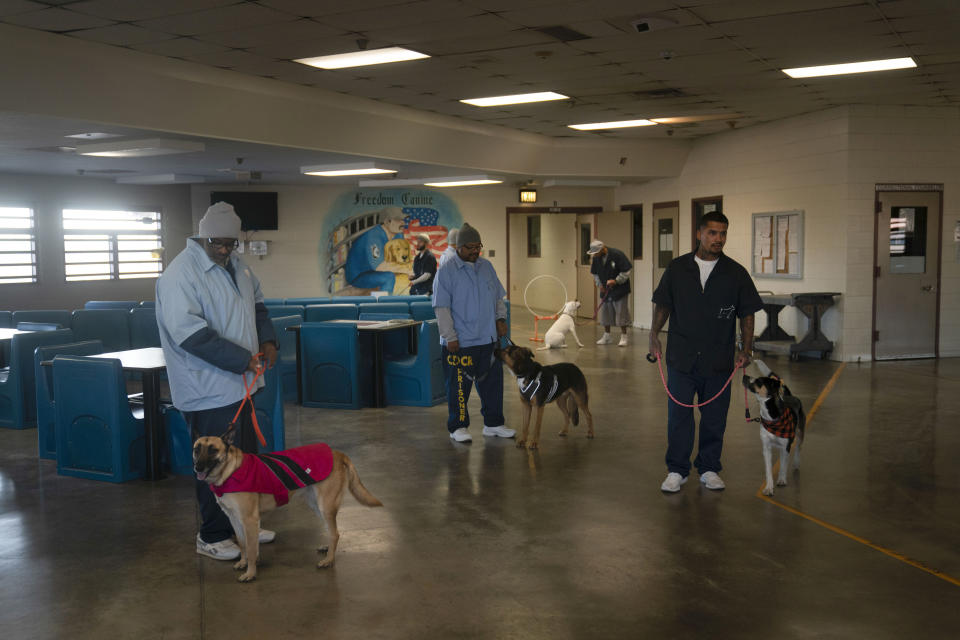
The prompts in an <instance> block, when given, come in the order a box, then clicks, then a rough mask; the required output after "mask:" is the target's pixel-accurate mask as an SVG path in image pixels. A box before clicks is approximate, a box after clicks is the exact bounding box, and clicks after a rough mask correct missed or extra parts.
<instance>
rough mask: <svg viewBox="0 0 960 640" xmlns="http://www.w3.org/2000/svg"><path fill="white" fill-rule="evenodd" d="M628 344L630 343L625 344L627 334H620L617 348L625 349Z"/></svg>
mask: <svg viewBox="0 0 960 640" xmlns="http://www.w3.org/2000/svg"><path fill="white" fill-rule="evenodd" d="M628 344H630V343H629V342H627V334H625V333H621V334H620V343H619V344H618V345H617V346H618V347H625V346H627V345H628Z"/></svg>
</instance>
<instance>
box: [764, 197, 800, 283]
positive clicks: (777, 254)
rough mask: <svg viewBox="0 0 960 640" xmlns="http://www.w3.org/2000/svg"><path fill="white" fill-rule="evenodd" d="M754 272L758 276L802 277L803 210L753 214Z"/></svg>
mask: <svg viewBox="0 0 960 640" xmlns="http://www.w3.org/2000/svg"><path fill="white" fill-rule="evenodd" d="M752 272H753V275H754V276H755V277H758V278H802V277H803V211H799V210H794V211H778V212H774V213H755V214H753V260H752Z"/></svg>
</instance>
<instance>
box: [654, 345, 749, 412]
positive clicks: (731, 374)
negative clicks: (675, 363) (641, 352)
mask: <svg viewBox="0 0 960 640" xmlns="http://www.w3.org/2000/svg"><path fill="white" fill-rule="evenodd" d="M647 361H648V362H656V363H657V370H659V371H660V380H661V382H663V390H664V391H666V392H667V396H669V397H670V399H671V400H673V402H674V403H676V404H678V405H680V406H681V407H686V408H687V409H698V408H700V407H702V406H705V405H708V404H710V403H711V402H713V401H714V400H716V399H717V398H719V397H720V396H721V395H723V392H724V391H726V390H727V387H729V386H730V383H731V382H733V377H734V376H735V375H737V369H740V368H741V367H740V365H736V366H734V368H733V372H731V373H730V377H729V378H727V381H726V382H725V383H724V385H723V388H721V389H720V391H718V392H717V394H716V395H715V396H713V397H712V398H710V399H709V400H706V401H705V402H698V403H696V404H686V403H684V402H680V401H679V400H677V399H676V398H674V397H673V394H672V393H670V389H669V388H668V387H667V378H666V376H664V375H663V365H662V364H661V363H660V354H659V353H658V354H657V356H656V359H654V357H653V355H651V354H649V353H648V354H647ZM744 368H745V367H744ZM743 406H744V407H745V410H746V415H747V422H753V420H751V419H750V405H749V404H747V388H746V387H744V388H743Z"/></svg>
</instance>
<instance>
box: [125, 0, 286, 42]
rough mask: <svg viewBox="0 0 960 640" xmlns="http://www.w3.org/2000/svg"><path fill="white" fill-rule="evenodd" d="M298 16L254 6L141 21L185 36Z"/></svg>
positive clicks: (154, 27) (143, 25)
mask: <svg viewBox="0 0 960 640" xmlns="http://www.w3.org/2000/svg"><path fill="white" fill-rule="evenodd" d="M294 20H296V16H292V15H290V14H288V13H283V12H280V11H276V10H274V9H269V8H267V7H262V6H260V5H258V4H253V3H248V2H245V3H241V4H233V5H229V6H226V7H217V8H214V9H206V10H203V11H193V12H190V13H179V14H176V15H170V16H163V17H159V18H150V19H147V20H140V21H137V24H139V25H140V26H141V27H145V28H147V29H152V30H155V31H164V32H166V33H175V34H177V35H181V36H195V35H202V34H206V33H215V32H217V31H229V30H231V29H243V28H246V27H256V26H260V25H268V24H273V23H276V22H293V21H294Z"/></svg>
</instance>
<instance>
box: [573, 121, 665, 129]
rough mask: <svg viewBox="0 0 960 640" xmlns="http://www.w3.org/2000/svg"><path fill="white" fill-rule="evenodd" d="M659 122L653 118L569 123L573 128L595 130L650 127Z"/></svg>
mask: <svg viewBox="0 0 960 640" xmlns="http://www.w3.org/2000/svg"><path fill="white" fill-rule="evenodd" d="M652 124H657V123H656V122H654V121H653V120H618V121H615V122H589V123H587V124H568V125H567V126H568V127H570V128H571V129H579V130H580V131H593V130H594V129H625V128H626V127H649V126H650V125H652Z"/></svg>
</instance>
